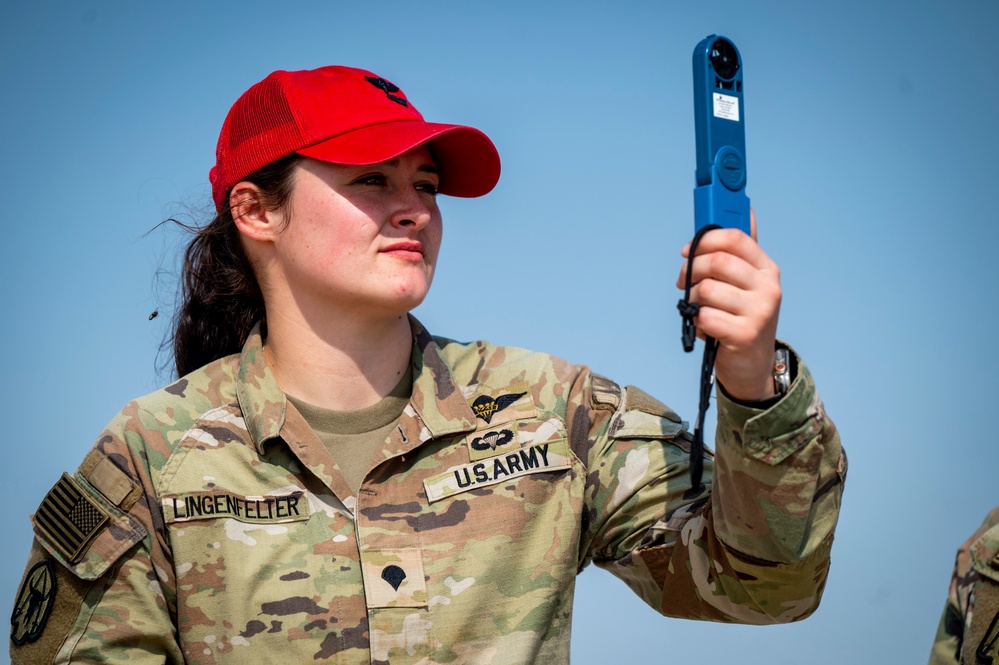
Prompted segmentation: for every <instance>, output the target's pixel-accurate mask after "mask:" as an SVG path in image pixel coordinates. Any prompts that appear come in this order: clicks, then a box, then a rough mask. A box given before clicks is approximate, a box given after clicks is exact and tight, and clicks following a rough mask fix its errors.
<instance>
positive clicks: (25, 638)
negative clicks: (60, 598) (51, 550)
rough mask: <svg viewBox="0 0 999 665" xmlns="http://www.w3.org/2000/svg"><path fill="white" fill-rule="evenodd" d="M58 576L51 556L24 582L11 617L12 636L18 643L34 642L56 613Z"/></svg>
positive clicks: (36, 567) (37, 564) (38, 564)
mask: <svg viewBox="0 0 999 665" xmlns="http://www.w3.org/2000/svg"><path fill="white" fill-rule="evenodd" d="M55 594H56V578H55V572H54V570H53V567H52V561H51V560H50V559H43V560H42V561H39V562H38V563H36V564H35V565H34V566H32V568H31V570H29V571H28V574H27V575H25V577H24V582H22V583H21V588H20V589H19V590H18V592H17V600H15V601H14V613H13V614H12V615H11V617H10V639H11V641H12V642H13V643H14V644H16V645H17V646H22V645H24V644H27V643H28V642H34V641H35V640H37V639H38V638H39V637H41V636H42V631H43V630H45V622H47V621H48V620H49V614H51V613H52V604H53V601H54V600H55Z"/></svg>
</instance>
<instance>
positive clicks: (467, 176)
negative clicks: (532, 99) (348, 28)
mask: <svg viewBox="0 0 999 665" xmlns="http://www.w3.org/2000/svg"><path fill="white" fill-rule="evenodd" d="M425 143H428V144H430V149H431V151H432V152H433V154H434V159H435V161H436V162H437V170H438V172H439V174H440V187H439V191H440V192H441V193H442V194H449V195H451V196H461V197H473V196H482V195H483V194H486V193H488V192H489V191H490V190H492V188H493V187H495V186H496V182H497V181H498V180H499V175H500V159H499V153H498V152H497V151H496V147H495V146H494V145H493V143H492V141H490V140H489V137H487V136H486V135H485V134H483V133H482V132H480V131H479V130H477V129H474V128H472V127H465V126H463V125H444V124H439V123H433V122H426V121H425V120H424V119H423V116H422V115H420V112H419V111H417V110H416V107H414V106H413V104H412V103H411V102H410V101H409V99H407V98H406V95H405V94H404V93H403V92H402V90H400V89H399V88H398V87H396V86H395V85H393V84H392V83H390V82H389V81H387V80H385V79H384V78H382V77H380V76H377V75H375V74H372V73H371V72H368V71H365V70H363V69H355V68H353V67H341V66H330V67H320V68H319V69H312V70H302V71H295V72H286V71H276V72H274V73H272V74H270V75H269V76H268V77H267V78H265V79H264V80H263V81H261V82H260V83H257V84H256V85H254V86H252V87H251V88H250V89H249V90H247V91H246V92H245V93H243V95H242V96H241V97H240V98H239V99H237V100H236V103H235V104H233V105H232V108H231V109H230V110H229V115H228V116H226V119H225V122H224V123H223V124H222V132H221V133H220V134H219V143H218V148H217V149H216V151H215V166H214V167H212V169H211V171H210V172H209V174H208V179H209V180H210V181H211V183H212V198H213V199H214V200H215V208H216V209H218V210H221V209H222V204H223V203H224V202H225V198H226V196H228V194H229V190H230V189H232V187H233V186H234V185H235V184H236V183H238V182H239V181H240V180H242V179H243V178H245V177H247V176H248V175H250V174H251V173H253V172H254V171H257V170H258V169H260V168H263V167H264V166H267V165H268V164H270V163H271V162H273V161H276V160H278V159H281V158H282V157H286V156H288V155H290V154H292V153H298V154H300V155H304V156H305V157H311V158H312V159H318V160H321V161H324V162H332V163H334V164H377V163H379V162H384V161H388V160H390V159H393V158H395V157H398V156H399V155H401V154H403V153H405V152H408V151H409V150H412V149H413V148H415V147H417V146H421V145H423V144H425Z"/></svg>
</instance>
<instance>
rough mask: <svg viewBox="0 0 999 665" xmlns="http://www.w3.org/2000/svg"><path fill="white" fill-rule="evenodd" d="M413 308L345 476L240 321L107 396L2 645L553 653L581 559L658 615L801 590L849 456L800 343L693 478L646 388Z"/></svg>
mask: <svg viewBox="0 0 999 665" xmlns="http://www.w3.org/2000/svg"><path fill="white" fill-rule="evenodd" d="M413 329H414V346H413V356H412V361H413V363H414V377H415V379H414V386H413V395H412V398H411V401H410V403H409V405H408V406H407V407H406V409H405V412H404V413H403V415H402V417H401V419H400V422H399V424H398V427H397V428H396V430H395V431H394V432H393V433H392V435H391V436H390V437H389V438H388V440H387V441H386V443H385V448H384V450H383V452H382V456H381V458H379V459H376V460H375V464H374V466H373V468H372V469H371V470H370V471H369V472H368V474H367V476H366V477H365V479H364V482H363V484H362V486H361V489H360V491H359V492H358V494H357V496H353V495H352V492H351V490H350V488H349V487H348V484H347V482H346V481H345V479H344V477H343V476H342V474H341V473H340V471H339V469H338V468H337V465H336V462H335V460H334V459H332V457H331V456H330V454H329V453H328V452H327V450H326V448H324V447H323V445H322V444H321V443H320V442H319V440H318V438H317V437H316V435H315V434H314V433H313V432H312V431H311V430H310V429H309V427H308V426H307V424H306V423H305V421H304V419H303V418H302V416H301V415H300V414H299V413H298V412H297V411H296V410H295V409H294V407H293V406H292V405H291V404H290V403H288V401H287V400H286V398H285V396H284V394H283V393H282V391H281V390H280V388H279V386H278V384H277V382H276V380H275V378H274V376H273V374H272V373H271V371H270V370H269V368H268V365H267V363H266V361H265V360H264V354H263V352H262V347H261V340H260V336H259V334H257V333H256V332H255V333H254V334H252V335H251V336H250V339H249V340H248V341H247V343H246V345H245V347H244V349H243V352H242V354H241V355H235V356H230V357H228V358H224V359H221V360H219V361H216V362H214V363H211V364H209V365H207V366H206V367H204V368H202V369H200V370H198V371H196V372H194V373H193V374H190V375H188V376H186V377H184V378H182V379H180V380H179V381H177V382H175V383H174V384H172V385H170V386H168V387H166V388H164V389H163V390H161V391H159V392H156V393H153V394H151V395H148V396H146V397H143V398H141V399H139V400H137V401H134V402H132V403H130V404H128V405H127V406H125V408H124V409H123V410H122V411H121V413H120V414H119V415H118V416H117V417H116V418H115V419H114V420H113V421H112V422H111V424H110V425H109V427H108V428H107V430H106V431H105V432H104V433H103V434H101V436H100V438H99V439H98V440H97V443H96V445H95V446H94V448H93V450H92V451H91V452H90V453H89V454H88V455H87V457H86V459H85V460H84V462H83V465H82V466H81V467H80V469H79V470H78V471H77V472H76V474H75V475H73V476H68V475H65V476H63V478H62V480H60V481H59V483H58V484H57V485H56V487H54V488H53V490H52V492H50V493H49V495H48V496H47V497H46V498H45V500H43V502H42V505H41V506H40V508H39V510H38V512H37V513H36V514H35V515H33V516H32V522H33V524H34V527H35V533H36V539H35V541H36V542H35V544H34V548H33V551H32V556H31V560H30V561H29V565H28V569H29V570H28V573H26V576H25V581H24V582H23V583H22V588H21V591H20V593H19V598H18V601H17V607H16V609H15V614H14V620H13V622H12V624H13V631H12V645H11V653H12V657H13V661H14V662H32V663H40V662H53V661H55V662H69V661H74V662H77V661H81V662H82V661H85V662H98V661H99V662H102V663H130V664H132V665H138V664H140V663H153V662H155V663H162V662H164V661H166V662H171V663H180V662H187V663H192V664H193V663H240V665H249V664H251V663H272V662H312V661H313V660H320V661H324V662H336V663H369V662H370V663H393V664H402V663H421V664H427V665H429V664H432V663H483V664H485V663H490V664H494V665H500V664H504V663H505V664H513V663H535V662H537V663H566V662H568V659H569V633H570V620H571V616H572V598H573V590H574V582H575V577H576V575H577V573H578V572H579V571H580V570H581V569H582V568H583V567H585V566H586V565H587V564H588V563H589V562H590V561H593V562H595V563H596V564H597V565H598V566H600V567H603V568H606V569H607V570H610V571H611V572H612V573H613V574H615V575H616V576H618V577H620V578H621V579H622V580H624V581H625V582H626V583H627V584H628V585H629V586H630V587H631V588H632V589H633V590H634V591H635V592H636V593H637V594H638V595H639V596H640V597H641V598H642V599H643V600H645V602H647V603H648V604H649V605H651V606H652V607H653V608H655V609H656V610H657V611H659V612H662V613H663V614H666V615H670V616H676V617H685V618H692V619H709V620H718V621H737V622H743V623H756V624H769V623H777V622H786V621H793V620H796V619H800V618H802V617H805V616H807V615H808V614H810V613H811V612H812V611H813V610H814V609H815V608H816V606H817V605H818V602H819V597H820V594H821V590H822V587H823V585H824V583H825V579H826V573H827V570H828V565H829V550H830V547H831V543H832V533H833V529H834V526H835V523H836V520H837V516H838V512H839V505H840V497H841V491H842V486H843V480H844V476H845V473H846V460H845V458H844V456H843V452H842V449H841V447H840V442H839V437H838V435H837V433H836V430H835V428H834V426H833V424H832V422H831V421H830V420H829V419H828V418H827V417H826V415H825V412H824V410H823V407H822V404H821V402H820V401H819V398H818V397H817V395H816V392H815V388H814V385H813V382H812V379H811V376H810V375H809V373H808V371H807V369H805V367H804V366H803V365H801V366H800V368H799V371H798V374H797V378H796V379H795V381H794V383H793V384H792V387H791V389H790V391H789V392H788V394H787V395H786V396H784V397H783V398H782V399H781V400H780V401H779V402H778V403H777V404H776V405H775V406H773V407H771V408H770V409H768V410H767V411H765V412H764V411H758V410H754V409H750V408H746V407H744V406H740V405H737V404H735V403H732V402H731V401H729V400H727V399H725V397H724V396H719V398H718V405H719V424H718V440H717V453H716V456H715V458H714V459H713V460H712V459H708V460H707V461H706V464H705V472H706V477H707V478H708V480H709V481H710V482H706V483H705V488H703V489H702V490H700V491H694V490H692V489H691V487H690V479H689V474H688V447H689V441H690V437H689V436H688V434H687V433H686V432H685V431H684V429H683V425H682V424H681V421H680V419H679V418H678V417H677V416H676V414H675V413H673V411H671V410H670V409H669V408H667V407H666V406H665V405H663V404H662V403H660V402H658V401H657V400H655V399H653V398H651V397H649V396H648V395H647V394H645V393H643V392H642V391H640V390H638V389H636V388H633V387H627V388H623V389H622V388H620V387H619V386H618V385H617V384H615V383H613V382H612V381H610V380H608V379H606V378H604V377H601V376H599V375H596V374H593V373H591V372H590V370H589V369H588V368H586V367H584V366H577V365H572V364H569V363H567V362H565V361H562V360H559V359H557V358H553V357H551V356H548V355H544V354H540V353H534V352H529V351H525V350H522V349H515V348H509V347H497V346H494V345H491V344H489V343H486V342H475V343H470V344H464V343H457V342H454V341H451V340H446V339H442V338H437V337H431V336H430V335H429V334H428V333H427V332H426V331H425V330H424V329H423V328H422V326H420V325H419V324H418V323H417V322H416V321H415V320H414V321H413ZM711 475H713V476H714V477H713V480H711Z"/></svg>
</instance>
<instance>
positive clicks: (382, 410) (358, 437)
mask: <svg viewBox="0 0 999 665" xmlns="http://www.w3.org/2000/svg"><path fill="white" fill-rule="evenodd" d="M412 394H413V367H412V365H410V366H409V367H408V368H407V370H406V374H405V375H404V376H403V377H402V379H401V380H400V381H399V383H398V384H396V386H395V388H393V389H392V391H391V392H390V393H389V394H388V395H386V396H385V398H384V399H382V400H381V401H380V402H378V403H377V404H374V405H372V406H369V407H367V408H364V409H358V410H356V411H334V410H333V409H324V408H322V407H318V406H314V405H312V404H307V403H306V402H303V401H302V400H300V399H298V398H297V397H292V396H291V395H288V401H289V402H291V403H292V404H294V405H295V408H296V409H298V412H299V413H301V414H302V417H303V418H305V421H306V422H307V423H309V427H311V428H312V429H313V431H314V432H315V433H316V435H317V436H318V437H319V440H320V441H322V442H323V445H325V446H326V449H327V450H329V451H330V455H332V456H333V460H334V461H335V462H336V464H337V466H338V467H340V471H341V472H343V475H344V477H346V479H347V482H348V483H349V484H350V487H351V489H353V490H354V494H355V495H356V494H357V491H358V490H359V489H360V487H361V482H363V481H364V476H365V475H367V473H368V471H369V470H371V463H372V462H373V461H374V460H375V458H376V457H378V456H379V455H380V454H381V451H382V449H383V448H384V447H385V441H386V439H388V436H389V434H391V432H392V430H393V429H394V428H395V425H396V423H398V422H399V417H400V416H401V415H402V411H403V409H405V408H406V405H407V404H409V398H410V396H411V395H412Z"/></svg>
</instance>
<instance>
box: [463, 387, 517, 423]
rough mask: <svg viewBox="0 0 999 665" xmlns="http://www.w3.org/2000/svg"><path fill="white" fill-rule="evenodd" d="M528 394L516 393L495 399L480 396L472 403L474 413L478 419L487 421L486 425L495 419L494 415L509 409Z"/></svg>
mask: <svg viewBox="0 0 999 665" xmlns="http://www.w3.org/2000/svg"><path fill="white" fill-rule="evenodd" d="M526 394H527V393H514V394H510V395H500V396H499V397H497V398H496V399H493V398H492V397H490V396H489V395H479V396H478V397H477V398H476V399H475V401H474V402H472V411H473V412H474V413H475V417H476V418H480V419H482V420H484V421H486V424H488V423H489V421H490V420H492V419H493V414H495V413H497V412H499V411H502V410H503V409H505V408H507V407H508V406H510V405H511V404H513V403H514V402H516V401H517V400H518V399H520V398H521V397H523V396H524V395H526Z"/></svg>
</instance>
